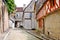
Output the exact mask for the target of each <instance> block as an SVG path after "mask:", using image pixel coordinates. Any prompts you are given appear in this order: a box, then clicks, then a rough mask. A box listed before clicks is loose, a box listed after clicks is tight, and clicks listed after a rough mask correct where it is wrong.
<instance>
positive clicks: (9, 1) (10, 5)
mask: <svg viewBox="0 0 60 40" xmlns="http://www.w3.org/2000/svg"><path fill="white" fill-rule="evenodd" d="M5 4H6V6H7V9H8V13H9V14H11V13H13V12H14V10H15V8H16V5H15V3H14V0H5Z"/></svg>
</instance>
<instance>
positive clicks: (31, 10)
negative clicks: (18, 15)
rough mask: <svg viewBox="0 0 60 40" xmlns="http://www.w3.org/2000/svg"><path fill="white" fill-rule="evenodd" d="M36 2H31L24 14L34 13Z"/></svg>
mask: <svg viewBox="0 0 60 40" xmlns="http://www.w3.org/2000/svg"><path fill="white" fill-rule="evenodd" d="M34 3H35V0H31V1H30V3H29V4H28V5H27V6H26V7H25V9H24V12H34Z"/></svg>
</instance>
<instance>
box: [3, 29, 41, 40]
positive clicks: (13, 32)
mask: <svg viewBox="0 0 60 40" xmlns="http://www.w3.org/2000/svg"><path fill="white" fill-rule="evenodd" d="M4 40H40V39H38V38H36V37H34V36H32V35H31V34H29V33H27V32H26V31H24V30H22V29H10V31H9V34H8V36H7V37H5V38H4Z"/></svg>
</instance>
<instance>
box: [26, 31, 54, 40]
mask: <svg viewBox="0 0 60 40" xmlns="http://www.w3.org/2000/svg"><path fill="white" fill-rule="evenodd" d="M26 31H27V32H28V33H30V34H31V35H34V36H35V37H37V38H40V39H42V40H55V39H52V38H49V37H47V36H45V35H43V34H42V33H41V32H40V31H36V30H26Z"/></svg>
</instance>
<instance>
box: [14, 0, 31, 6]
mask: <svg viewBox="0 0 60 40" xmlns="http://www.w3.org/2000/svg"><path fill="white" fill-rule="evenodd" d="M14 1H15V4H16V6H17V7H23V4H26V6H27V5H28V4H29V3H30V1H31V0H14Z"/></svg>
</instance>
